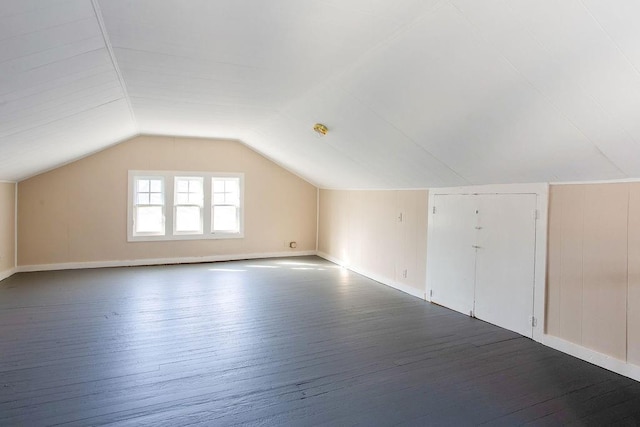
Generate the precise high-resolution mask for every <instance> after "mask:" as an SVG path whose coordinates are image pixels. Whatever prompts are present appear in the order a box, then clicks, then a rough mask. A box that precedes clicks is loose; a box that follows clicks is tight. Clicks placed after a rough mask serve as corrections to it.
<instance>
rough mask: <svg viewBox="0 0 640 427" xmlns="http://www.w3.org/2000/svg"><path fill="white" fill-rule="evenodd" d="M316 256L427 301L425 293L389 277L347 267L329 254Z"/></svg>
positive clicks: (319, 253) (320, 253) (318, 253)
mask: <svg viewBox="0 0 640 427" xmlns="http://www.w3.org/2000/svg"><path fill="white" fill-rule="evenodd" d="M316 255H318V256H319V257H320V258H324V259H326V260H327V261H331V262H332V263H334V264H338V265H341V266H343V267H345V268H347V269H348V270H351V271H353V272H354V273H358V274H361V275H363V276H365V277H368V278H369V279H371V280H375V281H376V282H379V283H382V284H383V285H387V286H389V287H392V288H394V289H397V290H399V291H402V292H404V293H407V294H409V295H411V296H414V297H416V298H420V299H422V300H424V299H425V293H424V291H421V290H419V289H416V288H413V287H411V286H407V285H405V284H403V283H398V282H397V281H395V280H393V279H391V278H389V277H385V276H382V275H379V274H378V273H375V272H372V271H368V270H365V269H362V268H359V267H355V266H352V265H349V266H347V265H345V263H344V261H342V260H340V259H337V258H335V257H333V256H331V255H329V254H326V253H324V252H321V251H318V252H317V253H316Z"/></svg>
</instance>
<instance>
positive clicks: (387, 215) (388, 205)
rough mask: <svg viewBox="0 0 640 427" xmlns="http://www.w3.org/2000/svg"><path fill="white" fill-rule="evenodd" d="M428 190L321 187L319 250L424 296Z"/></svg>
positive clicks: (330, 257)
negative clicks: (337, 188) (345, 189)
mask: <svg viewBox="0 0 640 427" xmlns="http://www.w3.org/2000/svg"><path fill="white" fill-rule="evenodd" d="M427 201H428V193H427V191H426V190H398V191H338V190H321V191H320V227H319V233H318V251H319V253H320V255H322V256H325V257H328V258H329V259H332V260H334V261H337V262H339V263H342V264H345V265H347V266H348V267H350V268H352V269H354V270H355V271H359V272H362V273H363V274H366V275H368V276H370V277H372V278H374V279H376V280H379V281H381V282H384V283H386V284H390V285H392V286H395V287H397V288H399V289H402V290H404V291H406V292H409V293H411V294H413V295H416V296H419V297H424V292H425V275H426V271H425V268H426V247H427V244H426V238H427Z"/></svg>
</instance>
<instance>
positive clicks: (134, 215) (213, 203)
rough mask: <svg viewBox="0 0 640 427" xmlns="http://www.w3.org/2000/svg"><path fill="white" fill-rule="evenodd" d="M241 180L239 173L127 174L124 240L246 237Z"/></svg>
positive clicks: (151, 172) (241, 176)
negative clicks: (125, 236) (126, 213)
mask: <svg viewBox="0 0 640 427" xmlns="http://www.w3.org/2000/svg"><path fill="white" fill-rule="evenodd" d="M243 181H244V175H243V174H240V173H211V172H197V173H196V172H169V171H129V204H128V216H129V220H128V240H129V241H130V242H135V241H151V240H191V239H231V238H241V237H244V235H243V213H242V203H243V190H244V182H243Z"/></svg>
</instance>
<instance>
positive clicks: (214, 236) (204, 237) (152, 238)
mask: <svg viewBox="0 0 640 427" xmlns="http://www.w3.org/2000/svg"><path fill="white" fill-rule="evenodd" d="M243 238H244V233H220V234H206V235H203V234H178V235H171V236H128V238H127V242H179V241H184V240H226V239H243Z"/></svg>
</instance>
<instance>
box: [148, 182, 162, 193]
mask: <svg viewBox="0 0 640 427" xmlns="http://www.w3.org/2000/svg"><path fill="white" fill-rule="evenodd" d="M149 190H151V191H152V192H153V193H162V180H160V179H152V180H150V185H149Z"/></svg>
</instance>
